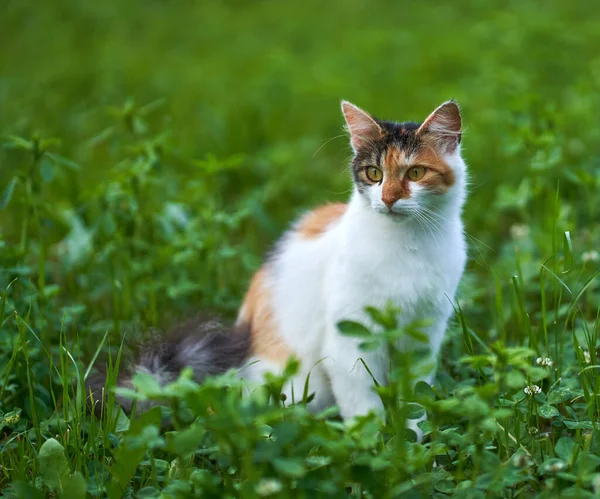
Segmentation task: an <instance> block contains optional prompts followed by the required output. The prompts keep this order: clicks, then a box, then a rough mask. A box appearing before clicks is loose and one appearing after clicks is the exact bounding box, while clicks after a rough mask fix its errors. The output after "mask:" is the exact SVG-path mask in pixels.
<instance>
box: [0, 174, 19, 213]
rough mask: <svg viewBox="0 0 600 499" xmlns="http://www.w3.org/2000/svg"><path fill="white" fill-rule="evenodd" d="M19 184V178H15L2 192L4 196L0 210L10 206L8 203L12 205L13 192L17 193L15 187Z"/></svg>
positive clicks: (0, 200)
mask: <svg viewBox="0 0 600 499" xmlns="http://www.w3.org/2000/svg"><path fill="white" fill-rule="evenodd" d="M18 182H19V179H18V178H17V177H13V178H11V179H10V180H9V181H8V184H7V185H6V187H5V188H4V190H3V191H2V195H1V196H0V210H3V209H4V208H6V207H7V206H8V203H10V200H11V198H12V195H13V192H14V191H15V187H16V185H17V183H18Z"/></svg>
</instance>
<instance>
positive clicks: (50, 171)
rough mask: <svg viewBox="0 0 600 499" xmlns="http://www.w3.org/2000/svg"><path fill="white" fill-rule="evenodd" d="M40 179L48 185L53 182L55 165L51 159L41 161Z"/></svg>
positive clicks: (44, 158)
mask: <svg viewBox="0 0 600 499" xmlns="http://www.w3.org/2000/svg"><path fill="white" fill-rule="evenodd" d="M40 177H42V180H43V181H44V182H46V183H48V182H51V181H52V179H53V178H54V164H53V163H52V160H51V159H50V158H47V157H45V156H44V157H43V158H42V160H41V161H40Z"/></svg>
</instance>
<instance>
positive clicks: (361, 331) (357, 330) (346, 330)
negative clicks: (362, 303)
mask: <svg viewBox="0 0 600 499" xmlns="http://www.w3.org/2000/svg"><path fill="white" fill-rule="evenodd" d="M337 327H338V329H339V330H340V332H341V333H342V334H343V335H346V336H352V337H355V338H369V337H370V336H372V335H373V333H371V331H369V330H368V329H367V328H366V327H365V326H363V325H362V324H359V323H358V322H354V321H341V322H338V323H337Z"/></svg>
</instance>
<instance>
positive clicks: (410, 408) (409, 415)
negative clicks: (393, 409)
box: [402, 404, 425, 419]
mask: <svg viewBox="0 0 600 499" xmlns="http://www.w3.org/2000/svg"><path fill="white" fill-rule="evenodd" d="M402 412H403V413H404V415H405V417H406V419H420V418H422V417H423V416H425V409H424V408H423V407H421V406H420V405H418V404H406V405H405V406H404V407H403V408H402Z"/></svg>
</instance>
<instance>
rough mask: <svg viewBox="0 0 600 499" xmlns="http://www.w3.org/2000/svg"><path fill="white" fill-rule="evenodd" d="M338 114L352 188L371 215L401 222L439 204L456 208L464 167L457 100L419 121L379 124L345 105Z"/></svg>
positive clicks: (461, 199)
mask: <svg viewBox="0 0 600 499" xmlns="http://www.w3.org/2000/svg"><path fill="white" fill-rule="evenodd" d="M342 112H343V113H344V117H345V119H346V125H347V129H348V132H349V133H350V143H351V145H352V149H353V150H354V157H353V159H352V169H353V173H354V183H355V185H356V190H357V191H358V194H359V195H360V196H362V197H363V198H364V199H365V200H366V201H367V202H368V203H369V204H370V206H371V207H372V208H373V209H374V210H375V211H377V212H379V213H382V214H385V215H388V216H390V217H396V218H398V219H406V218H407V217H410V216H411V215H414V216H415V217H418V216H419V215H420V214H422V213H424V212H425V213H426V212H427V211H428V210H430V211H431V210H433V211H438V210H439V209H440V208H442V207H444V206H456V207H457V208H460V205H461V204H462V202H463V198H464V183H465V175H466V172H465V169H466V167H465V163H464V162H463V160H462V158H461V156H460V140H461V133H462V122H461V117H460V110H459V108H458V105H457V104H456V102H454V101H448V102H445V103H444V104H442V105H441V106H439V107H438V108H437V109H436V110H435V111H433V112H432V113H431V114H430V115H429V116H428V117H427V119H426V120H425V121H424V122H423V123H413V122H406V123H394V122H390V121H382V120H378V119H376V118H374V117H373V116H371V115H369V114H368V113H366V112H365V111H363V110H362V109H360V108H358V107H356V106H355V105H354V104H351V103H349V102H346V101H344V102H342Z"/></svg>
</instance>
